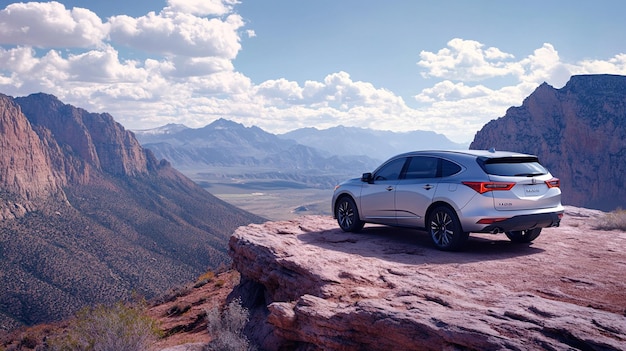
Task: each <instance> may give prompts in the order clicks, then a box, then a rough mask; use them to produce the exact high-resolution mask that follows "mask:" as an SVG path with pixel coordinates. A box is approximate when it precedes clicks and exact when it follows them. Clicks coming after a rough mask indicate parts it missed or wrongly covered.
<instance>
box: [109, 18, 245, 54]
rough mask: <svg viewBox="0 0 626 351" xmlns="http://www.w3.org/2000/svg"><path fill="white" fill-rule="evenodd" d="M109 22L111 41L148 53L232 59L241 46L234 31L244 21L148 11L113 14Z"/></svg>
mask: <svg viewBox="0 0 626 351" xmlns="http://www.w3.org/2000/svg"><path fill="white" fill-rule="evenodd" d="M109 22H110V25H111V40H112V41H113V42H115V43H119V44H122V45H126V46H129V47H132V48H135V49H140V50H145V51H148V52H154V53H159V54H164V55H170V56H189V57H221V58H225V59H234V58H235V57H236V56H237V53H238V52H239V50H240V49H241V44H240V43H239V35H238V33H237V31H238V30H239V28H241V27H242V26H243V20H242V18H241V16H239V15H230V16H228V17H226V19H225V20H221V19H218V18H211V19H207V18H201V17H196V16H193V15H189V14H185V13H180V12H173V13H168V12H161V13H160V14H158V15H157V14H155V13H154V12H151V13H149V14H148V15H146V16H143V17H140V18H132V17H129V16H125V15H124V16H115V17H111V18H110V19H109Z"/></svg>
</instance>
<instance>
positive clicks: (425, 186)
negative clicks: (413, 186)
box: [424, 184, 434, 190]
mask: <svg viewBox="0 0 626 351" xmlns="http://www.w3.org/2000/svg"><path fill="white" fill-rule="evenodd" d="M432 188H434V187H433V186H432V185H430V184H426V185H424V189H426V190H430V189H432Z"/></svg>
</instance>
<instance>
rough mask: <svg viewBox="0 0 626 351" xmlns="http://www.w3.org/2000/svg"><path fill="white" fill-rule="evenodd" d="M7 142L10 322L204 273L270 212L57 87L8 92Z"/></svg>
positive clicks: (39, 318)
mask: <svg viewBox="0 0 626 351" xmlns="http://www.w3.org/2000/svg"><path fill="white" fill-rule="evenodd" d="M0 147H1V150H0V151H1V152H0V267H1V268H0V332H2V331H3V330H8V329H13V328H15V327H17V326H20V325H31V324H36V323H40V322H48V321H53V320H59V319H61V318H65V317H67V316H69V315H70V314H71V313H72V312H75V311H76V310H78V309H80V308H81V307H82V306H84V305H87V304H95V303H108V302H114V301H117V300H123V299H127V298H129V297H130V296H131V295H132V294H133V293H135V294H139V295H142V296H144V297H147V298H150V297H154V296H155V295H158V294H161V293H163V292H165V291H167V290H168V289H170V288H172V287H174V286H176V285H179V284H183V283H187V282H189V281H192V280H193V279H195V278H196V277H197V276H198V275H200V274H202V273H203V272H205V271H206V270H207V269H208V268H217V267H218V266H220V265H225V264H228V263H229V257H228V255H227V242H228V238H229V236H230V235H231V233H232V232H233V230H235V228H237V227H238V226H241V225H246V224H249V223H252V222H261V221H262V220H263V219H261V218H259V217H258V216H255V215H252V214H250V213H248V212H245V211H243V210H240V209H238V208H236V207H234V206H231V205H229V204H227V203H225V202H223V201H221V200H219V199H217V198H215V197H214V196H212V195H211V194H209V193H207V192H206V191H205V190H204V189H202V188H201V187H199V186H198V185H197V184H195V183H194V182H192V181H191V180H190V179H188V178H186V177H185V176H183V175H182V174H181V173H180V172H178V171H177V170H175V169H173V168H172V167H171V166H170V165H169V163H167V162H165V161H161V162H158V161H157V159H156V158H155V157H154V156H153V155H152V153H151V152H150V151H148V150H145V149H143V148H142V147H141V146H140V145H139V143H138V142H137V140H136V139H135V138H134V135H133V134H132V133H131V132H129V131H126V130H125V129H124V128H123V127H122V126H121V125H119V124H118V123H116V122H115V121H114V119H113V118H112V117H111V116H110V115H108V114H106V113H103V114H96V113H89V112H87V111H85V110H83V109H80V108H76V107H73V106H70V105H66V104H63V103H62V102H61V101H59V100H58V99H57V98H56V97H54V96H51V95H46V94H34V95H30V96H28V97H24V98H16V99H13V98H11V97H8V96H4V95H0Z"/></svg>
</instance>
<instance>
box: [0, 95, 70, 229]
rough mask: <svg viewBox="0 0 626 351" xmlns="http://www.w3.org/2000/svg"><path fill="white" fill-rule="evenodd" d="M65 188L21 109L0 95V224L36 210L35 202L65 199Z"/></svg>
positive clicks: (12, 101)
mask: <svg viewBox="0 0 626 351" xmlns="http://www.w3.org/2000/svg"><path fill="white" fill-rule="evenodd" d="M63 185H65V184H64V180H63V179H59V178H57V177H55V176H54V172H53V171H52V164H51V161H50V157H49V155H48V153H47V152H46V149H45V145H44V143H42V141H41V140H40V138H39V136H38V135H37V134H36V133H35V131H34V130H33V128H32V126H31V124H30V122H29V121H28V119H27V118H26V117H25V116H24V114H23V113H22V111H21V108H20V106H19V105H18V104H17V103H15V101H14V100H13V99H12V98H10V97H8V96H5V95H1V94H0V221H2V220H5V219H13V218H17V217H22V216H23V215H24V214H26V213H27V212H30V211H34V210H35V209H36V208H37V206H36V204H35V203H34V202H33V201H36V200H39V199H42V198H47V197H50V196H60V197H63V191H62V189H61V187H62V186H63Z"/></svg>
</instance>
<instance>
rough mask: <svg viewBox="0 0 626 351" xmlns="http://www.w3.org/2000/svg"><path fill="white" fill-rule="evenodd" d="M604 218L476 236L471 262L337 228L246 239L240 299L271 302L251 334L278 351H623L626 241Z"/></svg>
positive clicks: (311, 226) (296, 228) (252, 232)
mask: <svg viewBox="0 0 626 351" xmlns="http://www.w3.org/2000/svg"><path fill="white" fill-rule="evenodd" d="M603 215H604V213H603V212H601V211H595V210H590V209H584V208H576V207H566V213H565V216H564V218H563V221H562V223H561V226H560V227H558V228H546V229H544V230H543V231H542V234H541V236H540V237H539V238H538V239H536V240H535V241H534V242H533V243H531V244H515V243H512V242H510V241H509V240H508V239H507V238H506V236H505V235H503V234H499V235H491V234H472V235H470V239H469V241H468V242H467V247H466V248H465V249H464V250H463V251H461V252H442V251H438V250H436V249H434V247H433V245H432V244H431V242H430V237H429V236H428V234H427V233H425V232H421V231H416V230H411V229H401V228H390V227H385V226H375V225H366V227H365V228H364V229H363V230H362V231H361V232H360V233H344V232H342V231H341V230H339V229H338V228H337V224H336V222H335V221H334V220H333V219H332V218H330V217H328V216H306V217H302V218H298V219H295V220H291V221H282V222H267V223H265V224H262V225H250V226H247V227H240V228H239V229H238V230H237V231H236V232H235V235H233V237H231V242H230V247H231V256H232V257H233V260H234V266H235V268H236V269H237V270H238V271H239V272H240V273H241V276H242V285H241V286H240V287H239V288H236V289H235V293H237V292H238V291H239V292H240V293H242V295H245V294H246V293H249V291H248V292H246V291H245V289H247V290H250V287H251V286H254V285H255V284H256V286H257V287H258V289H259V290H260V291H261V293H262V295H263V296H265V300H264V301H263V302H262V303H261V304H258V302H257V310H254V307H253V308H252V311H253V323H254V327H252V328H250V330H249V332H250V333H251V334H252V337H253V338H254V339H255V341H256V342H258V343H259V344H260V345H261V346H262V347H263V348H265V349H268V350H272V349H276V350H278V349H280V348H281V347H290V349H293V350H359V349H369V350H379V349H380V350H384V349H386V348H387V349H388V348H389V347H392V348H393V349H395V350H436V349H442V348H451V349H468V350H481V349H521V350H529V349H551V350H571V349H589V350H622V349H626V281H625V280H624V279H623V277H624V272H626V251H625V250H623V248H624V247H626V232H624V231H620V230H613V231H603V230H596V229H594V228H595V226H596V225H597V223H599V221H602V216H603ZM261 293H257V294H256V295H255V298H256V299H258V297H259V296H260V295H261ZM261 305H266V306H268V308H266V307H265V306H261ZM263 325H265V327H264V328H265V329H264V328H263V327H262V326H263Z"/></svg>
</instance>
